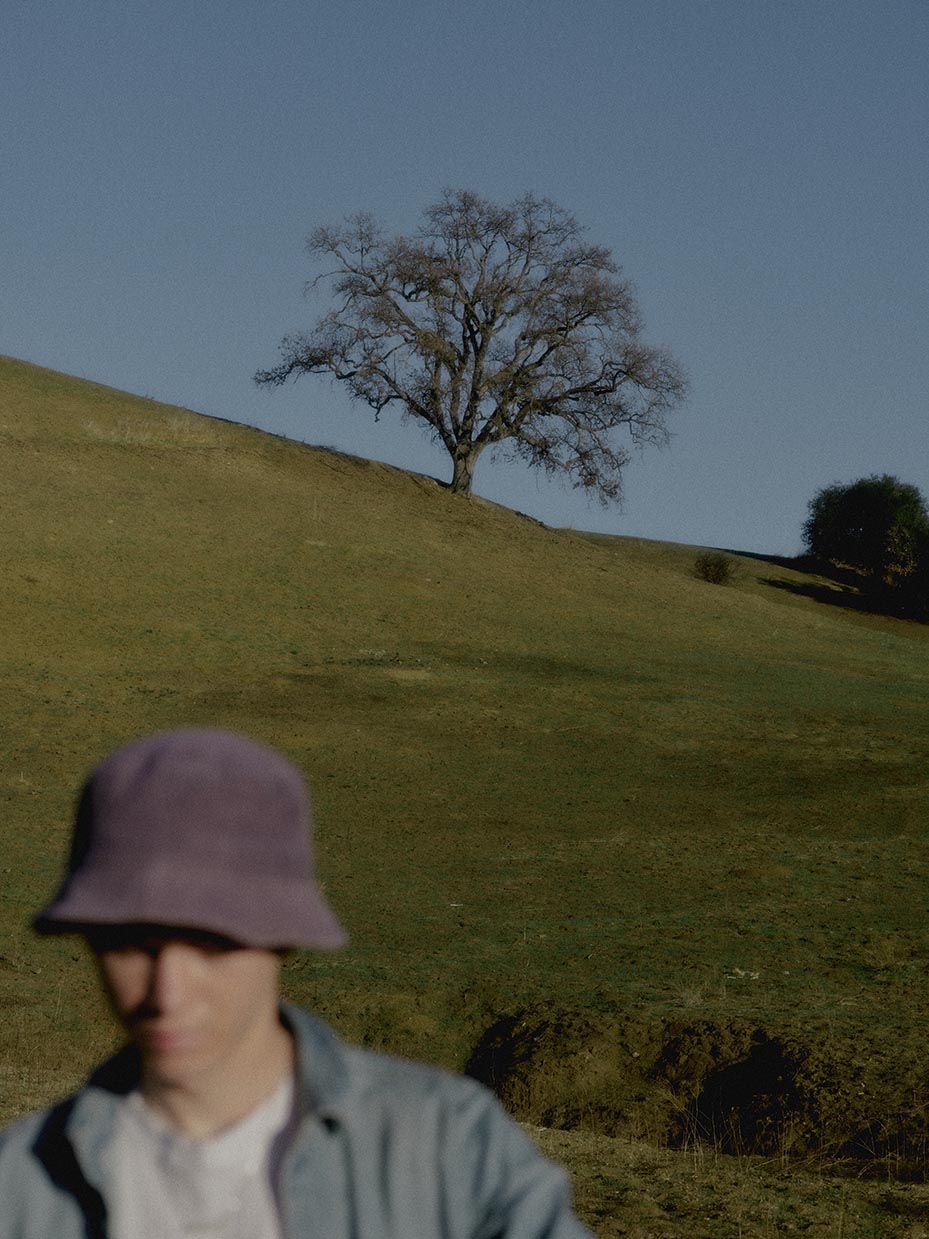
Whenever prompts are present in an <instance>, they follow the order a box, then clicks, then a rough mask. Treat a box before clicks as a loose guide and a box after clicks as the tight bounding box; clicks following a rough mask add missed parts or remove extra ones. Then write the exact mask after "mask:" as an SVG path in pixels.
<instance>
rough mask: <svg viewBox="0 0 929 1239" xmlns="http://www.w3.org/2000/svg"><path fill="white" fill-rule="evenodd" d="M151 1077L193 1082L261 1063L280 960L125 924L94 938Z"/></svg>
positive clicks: (274, 1028) (204, 938)
mask: <svg viewBox="0 0 929 1239" xmlns="http://www.w3.org/2000/svg"><path fill="white" fill-rule="evenodd" d="M88 940H89V943H90V947H91V950H92V951H93V952H94V954H95V955H96V957H97V963H98V965H99V968H100V974H101V976H102V978H103V983H104V986H105V988H106V991H107V994H108V996H109V999H110V1002H111V1004H112V1007H113V1010H114V1012H115V1013H116V1015H117V1017H118V1018H119V1020H120V1021H121V1022H122V1024H123V1026H124V1027H125V1029H126V1031H127V1033H128V1034H129V1036H130V1038H131V1039H132V1041H133V1042H134V1043H135V1044H136V1046H137V1047H138V1049H139V1052H140V1054H141V1056H142V1069H143V1075H144V1076H145V1078H146V1079H147V1080H148V1081H149V1082H150V1083H154V1084H160V1085H163V1086H168V1087H172V1086H173V1087H185V1086H190V1085H195V1084H196V1083H197V1082H198V1081H203V1082H206V1081H207V1080H208V1079H209V1078H210V1077H211V1076H217V1077H218V1076H220V1075H222V1074H223V1073H224V1072H227V1071H229V1070H235V1071H238V1072H239V1073H241V1072H242V1071H243V1070H247V1069H248V1068H249V1066H250V1065H254V1066H259V1065H260V1064H261V1060H262V1056H264V1055H265V1054H266V1052H267V1046H268V1044H269V1039H270V1038H272V1037H273V1036H274V1035H279V1034H280V1025H279V1022H278V1016H277V1007H278V982H279V974H280V965H281V960H280V956H279V955H278V954H277V953H275V952H274V951H268V950H258V949H255V948H251V947H243V946H239V945H238V944H236V943H234V942H231V941H230V940H228V939H226V938H221V937H219V936H217V935H214V934H206V933H199V932H197V931H193V930H190V931H188V930H183V929H171V928H163V927H159V926H120V927H116V928H109V927H108V928H106V929H105V930H100V931H98V932H94V933H93V934H91V935H89V938H88Z"/></svg>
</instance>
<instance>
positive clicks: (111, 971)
mask: <svg viewBox="0 0 929 1239" xmlns="http://www.w3.org/2000/svg"><path fill="white" fill-rule="evenodd" d="M35 928H36V929H37V930H38V931H39V932H40V933H77V934H80V935H82V936H83V937H84V938H85V940H86V941H87V943H88V945H89V947H90V950H91V951H92V953H93V955H94V957H95V959H96V963H97V967H98V970H99V975H100V980H101V983H102V985H103V988H104V990H105V992H106V994H107V997H108V998H109V1001H110V1003H111V1005H112V1008H113V1011H114V1013H115V1015H116V1017H117V1019H118V1020H119V1021H120V1022H121V1024H122V1026H123V1027H124V1029H125V1031H126V1034H127V1044H126V1045H125V1046H124V1048H123V1049H122V1050H121V1051H120V1052H119V1053H117V1054H116V1055H115V1056H114V1057H113V1058H111V1059H110V1060H108V1061H107V1062H105V1063H104V1064H103V1065H102V1066H100V1067H98V1068H97V1070H95V1071H94V1072H93V1074H92V1075H91V1076H90V1077H89V1079H88V1081H87V1083H86V1084H85V1085H84V1087H83V1088H82V1089H80V1091H79V1092H77V1093H75V1094H74V1095H73V1096H71V1097H69V1098H67V1099H65V1100H64V1101H62V1102H60V1103H59V1104H57V1105H55V1106H52V1107H51V1108H50V1109H48V1110H45V1111H43V1112H41V1113H37V1114H34V1115H31V1116H29V1117H27V1118H25V1119H22V1120H20V1121H19V1122H17V1123H15V1124H13V1125H12V1126H11V1127H8V1128H7V1129H6V1130H5V1131H4V1132H2V1133H0V1239H39V1237H40V1236H41V1239H78V1237H81V1239H105V1237H106V1236H109V1237H110V1239H181V1237H186V1236H191V1237H193V1236H202V1237H204V1239H205V1237H207V1236H210V1237H213V1239H297V1237H298V1236H321V1237H323V1236H324V1237H325V1239H349V1237H352V1239H369V1237H370V1239H432V1237H435V1239H542V1237H543V1236H545V1237H546V1239H583V1237H584V1236H587V1235H588V1234H589V1232H587V1231H586V1230H585V1228H584V1227H583V1226H582V1225H581V1223H580V1222H579V1221H578V1220H577V1218H576V1217H575V1216H574V1214H573V1213H572V1211H571V1205H570V1193H569V1190H568V1185H567V1179H566V1177H565V1175H564V1173H563V1172H562V1171H561V1170H560V1169H559V1168H558V1167H556V1166H554V1165H553V1164H551V1163H550V1162H548V1161H546V1160H545V1159H544V1158H543V1157H542V1156H541V1155H540V1154H539V1153H538V1152H537V1150H536V1149H535V1147H534V1146H533V1145H532V1143H531V1142H530V1141H529V1139H528V1138H527V1137H526V1136H525V1135H524V1134H523V1133H522V1131H521V1130H520V1129H519V1127H518V1126H517V1125H516V1124H515V1123H513V1122H512V1121H511V1120H510V1119H509V1118H508V1117H507V1116H506V1115H505V1114H504V1112H503V1110H502V1109H501V1107H500V1106H499V1104H498V1102H497V1101H496V1099H495V1098H494V1097H493V1096H492V1095H491V1094H490V1093H489V1092H488V1091H486V1090H485V1089H484V1088H483V1087H482V1086H481V1085H479V1084H477V1083H476V1082H475V1081H473V1080H469V1079H466V1078H464V1077H461V1076H454V1075H450V1074H447V1073H445V1072H442V1071H439V1070H437V1069H434V1068H430V1067H426V1066H423V1065H419V1064H414V1063H410V1062H405V1061H403V1060H400V1059H394V1058H390V1057H388V1056H386V1055H380V1054H374V1053H372V1052H370V1051H366V1050H362V1049H360V1048H358V1047H354V1046H351V1045H347V1044H345V1043H343V1042H342V1041H340V1040H339V1039H338V1037H336V1036H335V1034H334V1033H333V1032H331V1031H330V1030H329V1029H328V1028H327V1027H326V1026H325V1025H323V1024H322V1023H320V1022H319V1021H318V1020H316V1019H315V1018H314V1017H313V1016H311V1015H310V1014H308V1013H307V1012H305V1011H303V1010H301V1009H300V1008H297V1007H295V1006H292V1005H290V1004H289V1003H286V1002H282V1001H281V998H280V969H281V961H282V957H283V955H284V954H285V952H286V950H287V949H289V948H295V947H313V948H319V949H332V948H336V947H339V946H341V945H343V944H344V943H345V941H346V936H345V934H344V932H343V930H342V928H341V926H340V925H339V923H338V921H337V919H336V917H335V915H334V914H333V912H332V910H331V909H330V907H329V905H328V903H327V901H326V899H325V897H324V895H323V893H322V891H321V890H320V888H319V886H318V884H317V882H316V880H315V878H314V873H313V858H312V850H311V843H310V813H309V804H308V800H307V796H306V791H305V788H304V785H303V781H302V779H301V777H300V775H299V773H298V772H297V770H296V768H295V767H294V766H293V765H291V764H290V762H288V761H286V760H285V759H284V758H283V757H282V756H281V755H280V754H279V753H277V752H275V751H274V750H272V749H269V748H267V747H265V746H264V745H261V744H258V743H256V742H254V741H252V740H249V739H246V738H244V737H242V736H237V735H234V734H232V733H230V732H225V731H218V730H206V729H203V730H200V729H185V730H180V731H170V732H162V733H159V734H156V735H154V736H148V737H145V738H144V739H141V740H138V741H135V742H133V743H131V744H128V745H126V746H125V747H124V748H121V749H118V750H117V751H116V752H115V753H113V754H111V755H110V756H109V757H108V758H107V759H106V760H104V761H103V762H101V763H100V765H99V766H97V767H96V768H95V769H94V770H93V771H92V772H91V775H90V777H89V778H88V780H87V782H86V783H85V785H84V788H83V790H82V793H81V795H80V798H79V802H78V808H77V815H76V821H75V826H74V834H73V839H72V846H71V853H70V858H69V861H68V866H67V872H66V874H65V877H64V881H63V883H62V886H61V889H60V890H59V891H58V893H57V895H56V896H55V898H54V899H53V900H52V901H51V903H50V904H49V905H48V906H47V907H46V908H45V909H44V910H43V911H42V912H41V913H40V914H39V916H38V917H37V918H36V921H35Z"/></svg>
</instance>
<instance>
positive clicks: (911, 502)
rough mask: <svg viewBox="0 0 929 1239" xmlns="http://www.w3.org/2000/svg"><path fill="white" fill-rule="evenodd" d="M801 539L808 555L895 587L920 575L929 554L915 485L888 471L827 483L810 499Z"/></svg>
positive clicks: (928, 532)
mask: <svg viewBox="0 0 929 1239" xmlns="http://www.w3.org/2000/svg"><path fill="white" fill-rule="evenodd" d="M803 538H804V541H805V542H806V545H807V548H808V550H809V551H810V553H811V554H812V555H815V556H816V557H817V558H819V559H825V560H829V561H830V562H831V563H834V564H844V565H845V566H847V567H850V568H856V569H858V570H859V571H861V572H864V573H867V574H868V575H869V576H870V577H871V578H872V579H873V581H874V582H875V583H876V584H878V585H883V586H889V587H891V588H895V587H898V586H902V585H904V584H905V583H906V582H907V581H911V580H912V579H913V578H915V577H916V576H918V575H919V574H920V572H921V569H922V568H923V567H924V561H925V558H926V555H927V553H929V514H927V510H926V501H925V500H924V499H923V496H922V495H921V493H920V492H919V490H918V489H917V488H916V487H915V486H911V485H910V484H909V483H908V482H901V481H900V480H899V479H898V478H895V477H892V476H891V475H890V474H887V473H885V474H882V475H880V476H879V475H877V474H872V476H871V477H866V478H859V479H858V481H856V482H851V483H849V484H848V485H845V486H841V485H836V486H827V487H825V488H824V489H823V490H821V491H819V492H818V493H817V494H816V495H815V496H814V497H813V499H812V500H811V501H810V514H809V516H808V517H807V519H806V521H805V523H804V525H803Z"/></svg>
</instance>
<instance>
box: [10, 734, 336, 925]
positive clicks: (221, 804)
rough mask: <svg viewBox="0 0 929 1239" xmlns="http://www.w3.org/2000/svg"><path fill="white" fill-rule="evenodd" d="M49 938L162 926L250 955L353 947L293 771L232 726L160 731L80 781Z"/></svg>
mask: <svg viewBox="0 0 929 1239" xmlns="http://www.w3.org/2000/svg"><path fill="white" fill-rule="evenodd" d="M34 924H35V928H36V929H37V930H38V931H39V932H40V933H68V932H73V931H80V930H82V929H89V928H92V927H95V926H101V925H126V924H152V925H167V926H173V927H178V928H185V929H199V930H206V931H208V932H211V933H217V934H222V935H223V936H225V937H228V938H231V939H232V940H233V941H235V942H240V943H241V944H242V945H243V946H252V947H262V948H276V947H296V946H309V947H324V948H334V947H339V946H342V945H344V943H345V942H346V941H347V937H346V934H345V932H344V930H343V929H342V927H341V926H340V925H339V923H338V921H337V920H336V918H335V916H334V915H333V913H332V911H331V909H330V908H329V905H328V904H327V902H326V900H325V898H324V896H323V894H322V891H321V890H320V889H319V886H318V885H317V883H316V881H315V878H314V874H313V855H312V849H311V844H310V806H309V801H308V798H307V794H306V789H305V787H304V784H303V780H302V778H301V777H300V774H299V772H298V771H297V769H296V767H295V766H293V765H291V763H290V762H289V761H287V760H286V759H285V758H284V757H282V756H281V754H280V753H277V752H275V750H274V749H271V748H267V747H266V746H265V745H263V744H258V743H256V742H255V741H254V740H249V739H246V737H244V736H238V735H235V734H233V733H232V732H228V731H218V730H209V729H196V728H189V729H183V730H180V731H165V732H159V733H157V734H156V735H153V736H146V737H145V738H144V739H142V740H136V741H134V742H133V743H131V744H127V745H126V746H125V747H124V748H120V749H117V750H116V752H115V753H111V754H110V756H109V757H107V758H106V759H105V760H104V761H102V762H101V763H100V765H99V766H97V767H96V768H95V769H94V770H93V771H92V772H91V774H90V777H89V778H88V780H87V782H86V783H85V784H84V788H83V791H82V793H81V797H80V800H79V802H78V808H77V819H76V822H75V827H74V838H73V841H72V845H71V855H70V858H69V861H68V869H67V872H66V874H65V878H64V882H63V883H62V886H61V889H60V890H59V892H58V894H57V895H56V896H55V898H54V899H53V900H52V902H51V903H50V904H49V905H48V906H47V907H46V908H44V909H43V910H42V912H41V913H40V914H39V915H38V917H36V920H35V922H34Z"/></svg>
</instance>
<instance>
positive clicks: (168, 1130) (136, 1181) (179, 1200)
mask: <svg viewBox="0 0 929 1239" xmlns="http://www.w3.org/2000/svg"><path fill="white" fill-rule="evenodd" d="M293 1098H294V1083H293V1079H292V1078H291V1077H288V1078H287V1079H286V1080H285V1081H284V1083H283V1084H282V1085H281V1087H280V1088H279V1089H278V1090H277V1092H276V1093H274V1094H273V1096H271V1097H269V1098H268V1100H267V1101H265V1102H262V1104H261V1105H260V1106H259V1107H258V1108H257V1109H256V1110H253V1111H252V1112H251V1114H249V1115H246V1117H245V1118H244V1119H242V1120H241V1121H240V1122H238V1123H236V1124H235V1125H234V1126H232V1127H228V1128H226V1130H225V1131H222V1132H220V1133H219V1134H218V1135H216V1136H211V1137H209V1138H208V1139H206V1140H191V1139H189V1138H188V1137H186V1136H183V1135H181V1134H180V1132H178V1131H176V1130H175V1129H174V1128H173V1127H171V1126H170V1124H168V1123H167V1122H165V1120H164V1119H162V1118H161V1117H160V1116H159V1115H157V1114H156V1113H155V1112H154V1111H152V1110H151V1109H150V1108H149V1107H148V1106H147V1105H146V1104H145V1102H144V1100H143V1099H142V1095H141V1093H139V1092H133V1093H130V1094H129V1095H128V1096H127V1097H126V1099H125V1101H124V1102H122V1104H121V1106H120V1112H119V1117H118V1120H117V1129H116V1139H115V1140H114V1142H113V1145H112V1146H111V1147H112V1150H113V1153H112V1159H111V1162H110V1165H109V1167H108V1192H107V1198H108V1201H109V1202H110V1210H111V1212H110V1217H111V1223H110V1229H109V1233H110V1234H111V1235H112V1236H113V1239H282V1230H281V1221H280V1215H279V1212H278V1207H277V1202H276V1201H275V1198H274V1192H273V1189H272V1184H271V1171H272V1158H273V1154H274V1146H275V1138H276V1137H277V1136H278V1135H279V1134H280V1133H281V1132H282V1131H283V1130H284V1128H285V1127H286V1126H287V1125H288V1122H289V1120H290V1117H291V1112H292V1109H293Z"/></svg>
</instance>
